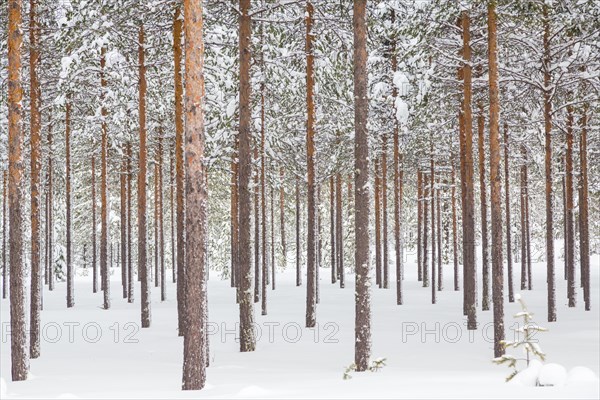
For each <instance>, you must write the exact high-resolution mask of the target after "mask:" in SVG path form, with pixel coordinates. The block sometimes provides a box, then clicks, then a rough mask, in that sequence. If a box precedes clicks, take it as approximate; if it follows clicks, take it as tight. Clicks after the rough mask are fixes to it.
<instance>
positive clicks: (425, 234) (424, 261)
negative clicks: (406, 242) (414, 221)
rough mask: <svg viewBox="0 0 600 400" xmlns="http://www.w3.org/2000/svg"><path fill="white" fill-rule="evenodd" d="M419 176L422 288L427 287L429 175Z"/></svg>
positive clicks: (422, 173)
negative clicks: (421, 194) (421, 198)
mask: <svg viewBox="0 0 600 400" xmlns="http://www.w3.org/2000/svg"><path fill="white" fill-rule="evenodd" d="M421 175H422V176H423V204H422V205H421V209H422V211H423V249H422V251H423V257H422V259H421V264H422V265H423V287H429V261H428V259H429V249H428V238H429V200H428V199H429V175H427V173H426V172H421Z"/></svg>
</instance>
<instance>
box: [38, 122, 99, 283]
mask: <svg viewBox="0 0 600 400" xmlns="http://www.w3.org/2000/svg"><path fill="white" fill-rule="evenodd" d="M52 152H53V150H52V124H50V126H49V127H48V220H47V222H46V223H47V224H48V258H49V260H48V290H49V291H53V290H54V193H53V191H54V188H53V182H52V181H53V180H54V174H53V154H52ZM92 190H93V185H92Z"/></svg>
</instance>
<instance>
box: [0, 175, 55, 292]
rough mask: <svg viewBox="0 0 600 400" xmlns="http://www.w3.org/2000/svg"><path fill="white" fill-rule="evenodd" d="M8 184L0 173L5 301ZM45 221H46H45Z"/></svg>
mask: <svg viewBox="0 0 600 400" xmlns="http://www.w3.org/2000/svg"><path fill="white" fill-rule="evenodd" d="M7 182H8V175H7V171H6V170H4V171H2V298H3V299H6V296H7V293H8V268H7V265H6V230H7V229H8V224H7V223H6V203H7V198H6V183H7ZM46 221H47V219H46ZM46 224H47V222H46Z"/></svg>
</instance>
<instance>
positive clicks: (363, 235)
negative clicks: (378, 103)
mask: <svg viewBox="0 0 600 400" xmlns="http://www.w3.org/2000/svg"><path fill="white" fill-rule="evenodd" d="M366 6H367V1H366V0H356V1H354V14H353V23H352V25H353V27H354V103H355V104H354V129H355V135H354V137H355V139H354V140H355V147H354V170H355V175H354V177H355V184H354V195H355V203H354V204H355V211H354V216H355V217H354V218H355V219H354V221H355V222H354V223H355V235H356V239H355V256H354V258H355V271H356V281H355V284H356V288H355V297H356V302H355V303H356V314H355V325H354V326H355V342H354V343H355V348H354V364H355V365H356V370H357V371H365V370H367V368H368V367H369V359H370V357H371V290H370V287H371V278H370V276H369V189H368V184H369V143H368V131H367V118H368V113H369V102H368V97H367V92H368V89H367V77H368V73H367V57H368V56H367V15H366V8H367V7H366Z"/></svg>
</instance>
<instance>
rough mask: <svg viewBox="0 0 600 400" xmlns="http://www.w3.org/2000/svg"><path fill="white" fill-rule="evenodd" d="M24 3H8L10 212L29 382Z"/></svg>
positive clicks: (16, 314)
mask: <svg viewBox="0 0 600 400" xmlns="http://www.w3.org/2000/svg"><path fill="white" fill-rule="evenodd" d="M21 7H22V2H21V0H9V1H8V173H9V181H8V203H9V204H8V210H9V213H10V232H9V243H10V250H9V251H10V253H9V254H10V255H9V257H10V342H11V346H10V349H11V351H10V355H11V373H12V380H13V381H23V380H25V379H27V373H28V370H29V353H28V351H27V332H26V329H27V322H26V314H25V312H26V311H25V304H26V299H25V270H26V268H25V264H24V262H23V214H24V212H23V211H24V209H23V208H24V207H23V204H24V198H23V187H24V183H25V182H24V168H23V130H22V129H23V125H22V124H23V104H22V100H23V88H22V86H21V45H22V43H23V31H22V30H21V28H22V27H21V24H22V16H21Z"/></svg>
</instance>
